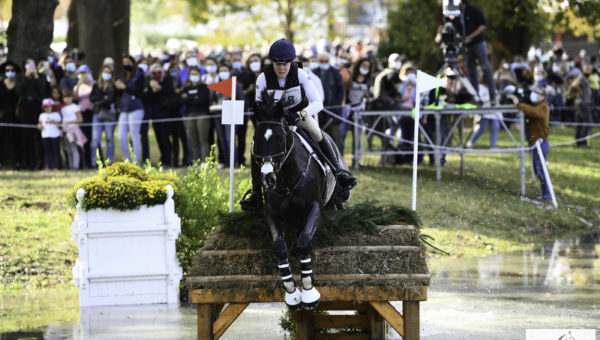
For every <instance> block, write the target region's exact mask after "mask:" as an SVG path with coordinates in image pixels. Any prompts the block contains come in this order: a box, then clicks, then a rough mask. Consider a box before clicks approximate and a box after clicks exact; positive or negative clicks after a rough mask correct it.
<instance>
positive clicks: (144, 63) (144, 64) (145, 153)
mask: <svg viewBox="0 0 600 340" xmlns="http://www.w3.org/2000/svg"><path fill="white" fill-rule="evenodd" d="M137 67H138V69H140V70H142V72H143V73H142V74H143V75H144V89H145V88H147V87H148V85H149V84H150V80H151V79H152V77H151V76H150V74H149V69H148V68H149V67H148V60H147V59H146V58H141V59H140V60H139V61H138V64H137ZM142 102H143V103H144V118H143V122H142V126H141V127H140V138H141V141H142V162H145V161H146V159H150V141H149V140H148V129H149V128H150V123H149V122H148V120H150V108H149V107H148V102H147V101H146V99H145V97H144V98H143V99H142Z"/></svg>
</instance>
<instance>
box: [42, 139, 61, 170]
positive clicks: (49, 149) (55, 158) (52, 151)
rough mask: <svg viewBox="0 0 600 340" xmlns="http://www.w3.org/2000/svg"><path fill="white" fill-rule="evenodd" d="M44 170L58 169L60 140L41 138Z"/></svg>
mask: <svg viewBox="0 0 600 340" xmlns="http://www.w3.org/2000/svg"><path fill="white" fill-rule="evenodd" d="M42 146H43V148H44V156H45V159H46V169H58V167H59V166H60V138H58V137H56V138H42Z"/></svg>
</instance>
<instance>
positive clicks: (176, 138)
mask: <svg viewBox="0 0 600 340" xmlns="http://www.w3.org/2000/svg"><path fill="white" fill-rule="evenodd" d="M163 68H164V69H166V72H167V74H168V75H169V78H170V79H171V83H172V84H173V88H174V89H175V94H176V95H179V94H181V93H182V91H183V83H181V79H180V78H179V77H180V75H179V66H178V65H177V63H176V62H175V60H174V59H173V60H171V62H169V63H167V64H165V65H164V67H163ZM182 116H185V105H179V110H178V111H177V112H171V118H180V117H182ZM170 130H171V137H172V138H173V140H172V143H171V149H172V150H173V153H172V154H173V156H172V157H171V158H172V159H171V160H172V162H173V167H178V166H180V165H189V164H191V163H192V159H191V153H190V147H189V143H188V138H187V136H186V132H185V125H184V122H183V121H181V120H176V121H172V122H171V124H170ZM180 150H181V151H182V152H181V153H182V154H183V155H182V157H181V158H180V157H179V154H180V152H179V151H180ZM180 159H181V162H180V161H179V160H180Z"/></svg>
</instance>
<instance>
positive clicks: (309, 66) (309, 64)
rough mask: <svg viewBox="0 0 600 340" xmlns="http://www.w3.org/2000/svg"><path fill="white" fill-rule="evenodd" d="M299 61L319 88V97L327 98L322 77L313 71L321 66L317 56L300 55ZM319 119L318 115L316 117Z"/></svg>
mask: <svg viewBox="0 0 600 340" xmlns="http://www.w3.org/2000/svg"><path fill="white" fill-rule="evenodd" d="M298 61H299V62H300V63H302V69H303V70H304V72H306V74H308V75H309V76H310V80H312V82H313V84H315V87H316V88H317V92H319V98H321V100H323V98H325V92H323V83H321V78H319V76H317V75H316V74H315V73H314V72H313V71H314V70H316V69H318V68H319V62H318V61H317V57H316V56H313V57H310V58H309V59H306V58H304V57H302V56H300V57H298ZM315 118H316V119H317V120H318V118H319V117H318V116H317V117H315Z"/></svg>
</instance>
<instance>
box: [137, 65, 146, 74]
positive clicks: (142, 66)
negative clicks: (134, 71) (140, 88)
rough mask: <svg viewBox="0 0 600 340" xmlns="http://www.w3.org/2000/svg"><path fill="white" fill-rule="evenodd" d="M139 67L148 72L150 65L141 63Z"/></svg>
mask: <svg viewBox="0 0 600 340" xmlns="http://www.w3.org/2000/svg"><path fill="white" fill-rule="evenodd" d="M138 67H139V68H141V69H142V71H144V73H146V72H148V65H146V64H139V65H138Z"/></svg>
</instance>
